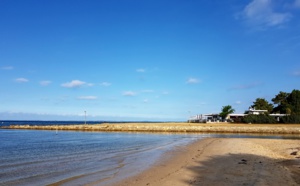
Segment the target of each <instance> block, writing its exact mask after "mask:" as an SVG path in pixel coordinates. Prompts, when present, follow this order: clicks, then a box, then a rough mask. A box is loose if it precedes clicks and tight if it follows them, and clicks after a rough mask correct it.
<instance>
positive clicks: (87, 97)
mask: <svg viewBox="0 0 300 186" xmlns="http://www.w3.org/2000/svg"><path fill="white" fill-rule="evenodd" d="M77 99H81V100H96V99H98V97H97V96H80V97H78V98H77Z"/></svg>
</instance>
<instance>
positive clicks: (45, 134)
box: [0, 129, 199, 185]
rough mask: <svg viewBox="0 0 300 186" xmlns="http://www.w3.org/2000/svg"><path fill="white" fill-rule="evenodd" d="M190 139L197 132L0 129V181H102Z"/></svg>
mask: <svg viewBox="0 0 300 186" xmlns="http://www.w3.org/2000/svg"><path fill="white" fill-rule="evenodd" d="M195 139H199V136H198V135H184V134H164V135H162V134H150V133H103V132H74V131H73V132H72V131H59V132H56V131H39V130H7V129H1V130H0V149H1V151H0V185H48V184H53V183H56V182H60V183H63V182H64V184H65V185H74V184H77V185H83V184H86V183H92V182H94V181H100V182H97V185H101V183H106V182H109V181H111V180H116V179H119V178H124V177H126V176H131V174H132V175H133V174H135V173H138V172H140V171H142V170H144V169H145V168H147V167H148V166H150V165H151V164H152V163H153V162H154V161H155V160H157V158H159V157H160V156H161V155H162V154H163V153H164V152H166V151H167V150H170V149H171V148H174V147H175V146H179V145H184V144H187V143H189V142H191V141H193V140H195ZM128 170H130V171H128ZM62 181H63V182H62Z"/></svg>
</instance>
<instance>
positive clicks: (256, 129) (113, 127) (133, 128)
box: [2, 123, 300, 134]
mask: <svg viewBox="0 0 300 186" xmlns="http://www.w3.org/2000/svg"><path fill="white" fill-rule="evenodd" d="M2 128H4V129H32V130H74V131H102V132H186V133H188V132H191V133H192V132H194V133H198V132H203V133H204V132H205V133H265V134H300V124H273V125H271V124H231V123H230V124H229V123H205V124H203V123H201V124H200V123H107V124H106V123H104V124H93V125H89V124H86V125H84V124H83V125H47V126H42V125H35V126H31V125H11V126H6V127H2Z"/></svg>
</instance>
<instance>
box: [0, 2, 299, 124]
mask: <svg viewBox="0 0 300 186" xmlns="http://www.w3.org/2000/svg"><path fill="white" fill-rule="evenodd" d="M0 27H1V29H0V87H1V89H0V119H38V120H52V119H55V120H81V119H84V111H86V112H87V119H88V120H115V121H119V120H131V121H132V120H133V121H140V120H148V121H185V120H187V118H188V117H189V116H190V115H195V114H200V113H216V112H220V110H221V108H222V106H224V105H232V107H233V108H234V109H235V110H236V113H243V112H244V111H245V110H246V109H248V107H249V106H250V105H251V104H252V102H253V101H254V100H255V99H256V98H265V99H267V100H269V101H270V100H271V99H272V98H273V97H274V96H275V95H276V94H277V93H279V91H286V92H291V91H292V90H293V89H299V88H300V61H299V60H300V52H299V51H300V0H276V1H275V0H244V1H241V0H224V1H220V0H198V1H196V0H188V1H183V0H172V1H166V0H151V1H150V0H142V1H141V0H111V1H102V0H99V1H96V0H95V1H94V0H86V1H83V0H78V1H75V0H72V1H71V0H51V1H50V0H49V1H48V0H46V1H31V0H27V1H23V0H13V1H11V0H2V1H0Z"/></svg>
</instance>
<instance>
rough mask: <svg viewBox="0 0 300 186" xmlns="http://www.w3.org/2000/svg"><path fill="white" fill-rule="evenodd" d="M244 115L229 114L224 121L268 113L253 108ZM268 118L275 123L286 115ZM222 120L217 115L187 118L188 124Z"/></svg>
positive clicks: (274, 115)
mask: <svg viewBox="0 0 300 186" xmlns="http://www.w3.org/2000/svg"><path fill="white" fill-rule="evenodd" d="M245 113H246V114H229V115H228V116H227V118H226V119H225V121H228V120H236V119H242V118H243V117H245V116H247V115H249V114H253V115H260V114H265V113H268V111H267V110H256V109H255V108H249V110H247V111H246V112H245ZM269 116H272V117H275V119H276V120H277V121H279V120H280V118H281V117H284V116H286V114H269ZM221 121H222V118H221V117H220V115H219V114H199V115H196V116H192V117H190V118H189V120H188V122H190V123H210V122H221Z"/></svg>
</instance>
